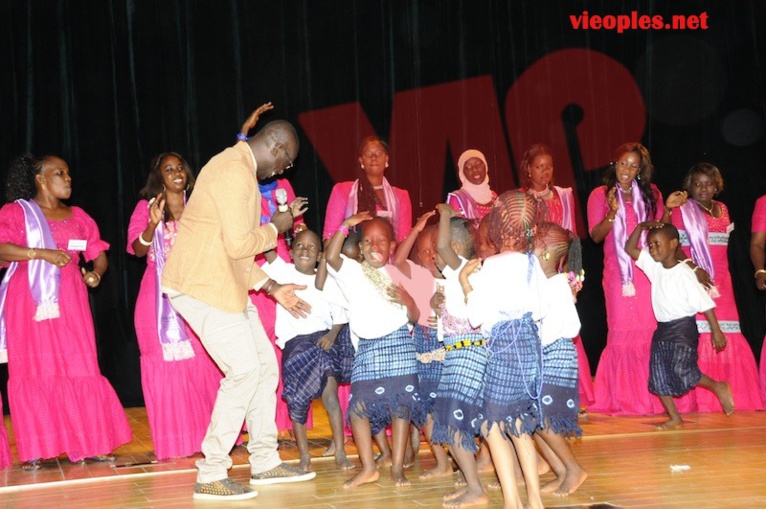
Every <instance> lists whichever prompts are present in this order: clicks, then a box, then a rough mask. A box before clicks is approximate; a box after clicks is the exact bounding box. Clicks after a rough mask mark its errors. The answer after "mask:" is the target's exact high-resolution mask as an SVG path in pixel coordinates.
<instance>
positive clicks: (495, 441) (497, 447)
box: [486, 425, 523, 508]
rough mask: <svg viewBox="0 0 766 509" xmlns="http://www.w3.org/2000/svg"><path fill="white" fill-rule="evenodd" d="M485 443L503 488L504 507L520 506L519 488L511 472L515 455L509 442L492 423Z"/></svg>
mask: <svg viewBox="0 0 766 509" xmlns="http://www.w3.org/2000/svg"><path fill="white" fill-rule="evenodd" d="M486 437H487V444H489V448H490V451H491V452H492V461H493V463H494V464H495V472H497V478H498V479H499V480H500V487H501V488H502V490H503V504H504V506H505V507H506V508H521V507H523V505H522V503H521V497H520V496H519V488H518V487H517V486H516V474H514V472H513V461H514V460H513V457H514V456H515V454H514V451H513V447H511V443H510V442H509V441H508V440H507V439H505V438H504V437H503V432H502V431H500V428H499V427H498V426H497V425H493V426H492V428H491V429H490V431H489V434H487V435H486Z"/></svg>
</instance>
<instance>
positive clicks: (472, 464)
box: [444, 435, 489, 508]
mask: <svg viewBox="0 0 766 509" xmlns="http://www.w3.org/2000/svg"><path fill="white" fill-rule="evenodd" d="M453 443H454V445H452V446H450V452H451V453H452V457H453V458H455V461H457V464H458V466H459V467H460V471H461V472H463V475H464V477H465V481H466V485H465V487H463V488H460V489H458V490H456V491H454V492H452V493H449V494H447V495H445V496H444V507H453V508H454V507H471V506H476V505H486V504H488V503H489V497H488V496H487V492H486V491H484V487H483V486H482V485H481V481H480V480H479V469H478V468H477V464H476V458H475V457H474V454H473V453H472V452H470V451H466V450H465V449H463V448H462V447H461V446H460V437H459V435H455V437H454V440H453Z"/></svg>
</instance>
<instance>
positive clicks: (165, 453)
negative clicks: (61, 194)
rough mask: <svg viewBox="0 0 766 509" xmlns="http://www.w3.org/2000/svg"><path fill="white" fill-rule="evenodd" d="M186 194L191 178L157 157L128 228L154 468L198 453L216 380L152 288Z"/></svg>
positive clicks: (167, 158) (192, 338)
mask: <svg viewBox="0 0 766 509" xmlns="http://www.w3.org/2000/svg"><path fill="white" fill-rule="evenodd" d="M193 188H194V175H192V172H191V170H190V169H189V166H188V164H186V161H184V159H183V157H181V156H180V155H179V154H177V153H175V152H165V153H163V154H160V155H158V156H157V157H156V158H154V160H153V161H152V165H151V169H150V170H149V177H148V178H147V181H146V185H145V186H144V188H143V189H142V190H141V192H140V193H139V194H140V195H141V197H142V199H141V200H140V201H139V202H138V204H136V208H135V209H134V210H133V214H132V215H131V216H130V225H129V226H128V248H127V250H128V253H130V254H134V255H136V256H138V257H139V258H143V257H146V271H144V277H143V279H142V280H141V288H140V290H139V291H138V299H137V300H136V311H135V317H134V323H135V327H136V337H137V338H138V348H139V350H140V352H141V387H142V388H143V391H144V402H145V404H146V414H147V417H148V418H149V429H150V431H151V434H152V442H153V443H154V454H155V455H156V456H157V459H160V460H161V459H166V458H178V457H183V456H191V455H192V454H194V453H196V452H199V451H200V448H201V445H202V439H203V437H204V436H205V431H206V430H207V427H208V425H209V424H210V414H211V412H212V411H213V404H214V403H215V397H216V394H217V392H218V385H219V383H220V381H221V378H222V375H221V372H220V371H219V370H218V367H217V366H216V365H215V363H214V362H213V360H212V359H211V358H210V357H209V356H208V354H207V352H206V351H205V348H204V347H203V346H202V344H201V343H200V341H199V338H197V336H196V335H195V334H194V332H193V331H192V330H191V328H189V326H188V325H187V324H186V322H184V321H183V319H182V318H181V317H180V316H178V315H177V314H176V313H175V312H174V311H173V308H172V307H171V306H170V305H169V302H168V300H167V298H166V297H164V296H163V295H162V293H161V292H160V291H159V286H158V281H159V280H160V277H161V274H162V267H163V266H164V262H165V259H166V258H167V255H168V254H169V253H170V249H171V248H172V247H173V241H174V240H175V236H176V233H177V229H176V228H177V224H178V220H179V219H181V215H182V214H183V211H184V206H185V204H186V198H187V193H188V192H191V190H192V189H193ZM158 316H160V317H162V319H160V320H158Z"/></svg>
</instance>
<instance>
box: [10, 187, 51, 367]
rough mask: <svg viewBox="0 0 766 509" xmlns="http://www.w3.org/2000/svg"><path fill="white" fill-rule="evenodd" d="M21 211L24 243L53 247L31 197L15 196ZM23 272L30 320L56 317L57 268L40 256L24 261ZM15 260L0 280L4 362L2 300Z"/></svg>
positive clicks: (38, 208) (16, 265)
mask: <svg viewBox="0 0 766 509" xmlns="http://www.w3.org/2000/svg"><path fill="white" fill-rule="evenodd" d="M16 203H18V204H19V206H21V209H22V210H23V211H24V227H25V229H26V235H27V244H28V245H29V247H31V248H40V249H57V248H56V241H55V240H53V235H52V234H51V230H50V227H49V226H48V220H47V219H45V214H43V211H42V210H40V206H39V205H37V203H36V202H35V201H34V200H29V201H27V200H16ZM27 263H28V264H29V265H28V266H27V275H28V277H29V290H30V292H31V293H32V299H34V301H35V303H37V309H36V310H35V316H34V320H35V321H36V322H40V321H43V320H50V319H53V318H58V317H59V316H60V314H59V304H58V301H59V288H60V286H61V269H59V268H58V267H56V266H55V265H53V264H52V263H48V262H46V261H45V260H42V259H40V258H35V259H33V260H30V261H29V262H27ZM18 266H19V262H12V263H11V264H10V265H9V266H8V269H7V270H6V272H5V276H4V277H3V281H2V283H0V363H5V362H8V342H7V341H8V340H7V331H6V328H5V300H6V298H7V296H8V284H9V282H10V280H11V277H12V276H13V274H14V272H16V269H17V268H18Z"/></svg>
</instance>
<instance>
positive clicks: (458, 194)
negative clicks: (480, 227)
mask: <svg viewBox="0 0 766 509" xmlns="http://www.w3.org/2000/svg"><path fill="white" fill-rule="evenodd" d="M450 196H454V197H455V199H456V200H457V202H458V205H459V207H460V211H461V212H463V214H464V216H463V217H465V219H480V217H479V216H480V214H479V209H478V208H477V207H476V200H474V199H473V197H472V196H471V195H470V194H468V192H466V191H465V190H463V189H458V190H457V191H454V192H452V193H449V195H448V196H447V202H449V198H450Z"/></svg>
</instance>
